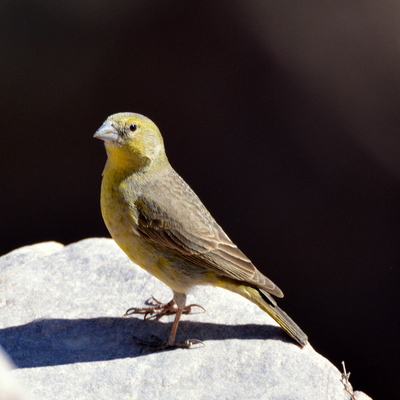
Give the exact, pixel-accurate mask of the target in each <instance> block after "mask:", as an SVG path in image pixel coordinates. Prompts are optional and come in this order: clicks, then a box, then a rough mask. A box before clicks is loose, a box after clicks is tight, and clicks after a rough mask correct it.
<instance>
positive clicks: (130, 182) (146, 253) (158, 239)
mask: <svg viewBox="0 0 400 400" xmlns="http://www.w3.org/2000/svg"><path fill="white" fill-rule="evenodd" d="M94 137H95V138H98V139H101V140H104V142H105V147H106V151H107V155H108V159H107V163H106V166H105V169H104V172H103V181H102V186H101V211H102V215H103V218H104V221H105V224H106V226H107V228H108V230H109V232H110V234H111V236H112V237H113V238H114V240H115V241H116V242H117V244H118V245H119V246H120V247H121V248H122V250H124V252H125V253H126V254H127V255H128V257H129V258H130V259H131V260H132V261H133V262H134V263H136V264H138V265H139V266H141V267H142V268H144V269H145V270H146V271H147V272H149V273H150V274H152V275H154V276H155V277H157V278H158V279H160V280H161V281H162V282H164V283H165V284H166V285H168V286H169V287H170V288H171V289H172V291H173V299H172V300H171V301H170V302H169V303H167V304H160V303H158V304H156V305H154V306H153V307H148V308H143V309H138V308H134V309H131V310H128V312H129V311H130V312H133V313H150V314H153V313H154V314H156V315H157V316H161V315H165V314H170V313H176V316H175V319H174V322H173V324H172V328H171V332H170V334H169V337H168V339H167V341H166V342H161V343H158V345H157V348H159V349H164V348H166V347H175V346H180V347H190V346H191V345H192V344H194V343H199V341H197V340H187V341H186V342H183V343H178V342H176V341H175V336H176V331H177V328H178V323H179V319H180V317H181V315H182V313H183V312H189V311H190V306H186V294H187V293H188V292H189V291H190V289H191V288H192V287H193V286H196V285H213V286H219V287H222V288H225V289H228V290H230V291H232V292H235V293H238V294H240V295H242V296H243V297H245V298H246V299H248V300H250V301H251V302H253V303H255V304H256V305H257V306H259V307H260V308H261V309H262V310H264V311H265V312H267V313H268V314H269V315H270V316H271V317H272V318H273V319H274V320H275V321H276V322H278V324H279V325H281V326H282V328H283V329H284V330H285V331H286V332H287V333H288V334H289V335H290V336H291V337H292V338H293V339H295V340H296V341H297V342H298V343H299V344H300V345H301V346H304V345H306V344H307V336H306V335H305V334H304V332H303V331H302V330H301V329H300V328H299V327H298V326H297V325H296V324H295V323H294V322H293V320H292V319H291V318H290V317H289V316H288V315H287V314H286V313H285V312H284V311H282V310H281V309H280V308H279V307H278V306H277V304H276V301H275V300H274V298H273V297H272V296H271V295H274V296H276V297H283V293H282V291H281V290H280V289H279V288H278V287H277V286H276V285H275V284H274V283H273V282H272V281H271V280H269V279H268V278H267V277H266V276H264V275H263V274H262V273H261V272H260V271H258V270H257V268H256V267H255V266H254V265H253V264H252V262H251V261H250V260H249V259H248V258H247V257H246V256H245V255H244V254H243V253H242V252H241V251H240V250H239V249H238V247H237V246H236V245H235V244H234V243H233V242H232V241H231V240H230V239H229V237H228V236H227V235H226V233H225V232H224V231H223V230H222V228H221V227H220V226H219V225H218V224H217V222H216V221H215V220H214V218H213V217H212V216H211V214H210V213H209V212H208V211H207V209H206V208H205V206H204V205H203V203H202V202H201V201H200V199H199V198H198V197H197V195H196V194H195V193H194V192H193V190H192V189H191V188H190V187H189V185H188V184H187V183H186V182H185V181H184V180H183V179H182V178H181V177H180V176H179V175H178V174H177V173H176V172H175V170H174V169H173V168H172V167H171V165H170V163H169V162H168V159H167V156H166V154H165V149H164V143H163V139H162V136H161V133H160V131H159V130H158V128H157V126H156V125H155V124H154V123H153V122H152V121H151V120H150V119H148V118H146V117H144V116H143V115H140V114H133V113H118V114H114V115H111V116H110V117H108V118H107V120H106V121H105V122H104V124H103V125H102V126H101V127H100V129H99V130H98V131H97V132H96V133H95V135H94Z"/></svg>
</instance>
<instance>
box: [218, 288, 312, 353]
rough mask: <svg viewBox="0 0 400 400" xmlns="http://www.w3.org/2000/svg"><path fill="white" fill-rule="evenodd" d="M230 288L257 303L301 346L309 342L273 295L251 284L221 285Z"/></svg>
mask: <svg viewBox="0 0 400 400" xmlns="http://www.w3.org/2000/svg"><path fill="white" fill-rule="evenodd" d="M219 286H222V287H224V288H225V289H228V290H230V291H232V292H235V293H238V294H240V295H242V296H243V297H245V298H246V299H248V300H250V301H251V302H253V303H254V304H257V306H258V307H260V308H261V309H262V310H263V311H265V312H266V313H267V314H268V315H269V316H271V317H272V318H273V319H274V320H275V321H276V322H277V323H278V324H279V325H280V326H281V327H282V328H283V329H284V330H285V331H286V333H287V334H288V335H289V336H290V337H292V338H293V339H294V340H295V341H296V342H297V343H299V344H300V346H301V347H303V346H305V345H306V344H307V343H308V338H307V335H306V334H305V333H304V332H303V331H302V330H301V329H300V328H299V326H298V325H297V324H296V323H295V322H294V321H293V320H292V319H291V318H290V317H289V315H287V314H286V313H285V311H283V310H282V309H281V308H279V307H278V305H277V304H276V301H275V300H274V299H273V298H272V296H271V295H270V294H269V293H267V292H265V291H263V290H262V289H256V288H252V287H249V286H244V285H237V284H226V283H225V284H224V285H219Z"/></svg>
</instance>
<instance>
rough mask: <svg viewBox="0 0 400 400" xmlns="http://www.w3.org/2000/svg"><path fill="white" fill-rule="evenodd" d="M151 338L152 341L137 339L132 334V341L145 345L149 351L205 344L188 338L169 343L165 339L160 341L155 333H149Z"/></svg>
mask: <svg viewBox="0 0 400 400" xmlns="http://www.w3.org/2000/svg"><path fill="white" fill-rule="evenodd" d="M151 338H152V339H153V340H154V341H149V340H143V339H139V338H138V337H136V336H134V337H133V341H134V342H135V343H136V344H139V345H142V346H146V348H147V350H148V351H150V352H155V351H160V350H166V349H173V348H184V349H191V348H194V346H196V345H201V346H203V347H204V346H205V344H204V343H203V342H202V341H201V340H198V339H188V340H186V341H184V342H173V343H169V342H168V341H166V342H164V341H162V340H161V339H160V338H159V337H158V336H155V335H151Z"/></svg>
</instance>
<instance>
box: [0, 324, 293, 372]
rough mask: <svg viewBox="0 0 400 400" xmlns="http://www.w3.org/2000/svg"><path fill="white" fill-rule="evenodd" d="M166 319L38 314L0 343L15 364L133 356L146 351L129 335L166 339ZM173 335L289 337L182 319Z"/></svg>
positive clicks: (271, 329) (1, 334)
mask: <svg viewBox="0 0 400 400" xmlns="http://www.w3.org/2000/svg"><path fill="white" fill-rule="evenodd" d="M170 328H171V322H166V323H165V322H162V321H160V320H148V321H143V319H142V318H138V317H129V318H92V319H41V320H35V321H32V322H30V323H28V324H26V325H20V326H14V327H9V328H4V329H0V345H1V346H2V347H3V348H4V350H5V351H6V352H7V353H8V355H9V356H10V357H11V359H12V360H13V361H14V363H15V364H16V365H17V367H19V368H34V367H45V366H55V365H63V364H73V363H78V362H92V361H106V360H115V359H121V358H133V357H138V356H143V355H146V354H148V352H146V351H144V352H143V346H141V345H138V344H135V343H134V341H133V336H136V337H139V338H141V339H147V340H149V339H150V337H151V335H156V336H159V337H161V338H163V339H165V338H166V337H167V336H168V333H169V330H170ZM177 339H178V340H186V339H199V340H201V341H203V342H204V343H205V344H206V342H207V341H208V340H225V339H243V340H249V339H274V340H281V341H290V339H289V338H288V337H287V336H286V335H285V333H284V332H283V330H282V329H281V328H279V327H277V326H272V325H256V324H246V325H224V324H213V323H205V322H193V321H184V320H183V321H181V322H180V324H179V330H178V337H177Z"/></svg>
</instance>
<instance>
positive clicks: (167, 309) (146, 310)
mask: <svg viewBox="0 0 400 400" xmlns="http://www.w3.org/2000/svg"><path fill="white" fill-rule="evenodd" d="M145 304H146V305H148V306H149V307H132V308H129V309H128V310H126V312H125V315H132V314H144V319H151V318H154V319H159V318H161V317H162V316H163V315H171V314H176V312H177V310H178V307H177V305H176V302H175V300H174V299H172V300H171V301H170V302H169V303H165V304H163V303H161V301H158V300H157V299H156V298H155V297H154V296H151V299H148V300H146V303H145ZM193 307H199V308H201V309H202V310H203V311H205V309H204V308H203V307H202V306H200V305H199V304H190V305H188V306H184V307H183V310H182V314H189V313H190V312H191V311H192V308H193Z"/></svg>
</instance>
